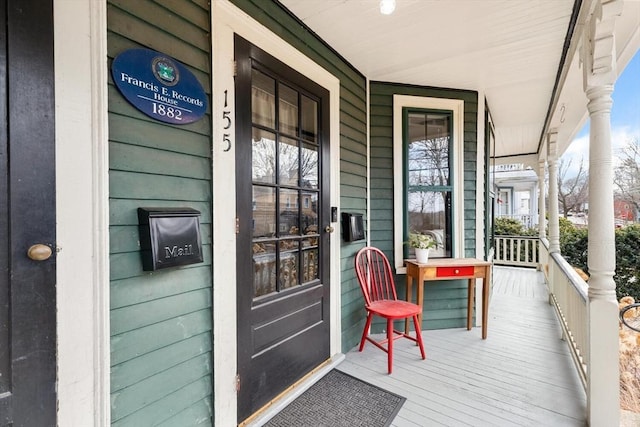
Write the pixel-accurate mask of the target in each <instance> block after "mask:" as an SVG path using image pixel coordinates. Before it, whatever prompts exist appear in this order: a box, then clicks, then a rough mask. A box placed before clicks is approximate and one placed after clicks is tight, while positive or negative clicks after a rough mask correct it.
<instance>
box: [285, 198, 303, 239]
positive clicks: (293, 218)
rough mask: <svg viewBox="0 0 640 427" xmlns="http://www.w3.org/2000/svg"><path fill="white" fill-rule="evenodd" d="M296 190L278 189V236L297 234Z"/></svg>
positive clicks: (298, 232) (298, 225) (298, 229)
mask: <svg viewBox="0 0 640 427" xmlns="http://www.w3.org/2000/svg"><path fill="white" fill-rule="evenodd" d="M298 208H299V205H298V190H285V189H280V237H283V236H299V235H300V223H299V221H300V219H299V216H298V213H299V212H298Z"/></svg>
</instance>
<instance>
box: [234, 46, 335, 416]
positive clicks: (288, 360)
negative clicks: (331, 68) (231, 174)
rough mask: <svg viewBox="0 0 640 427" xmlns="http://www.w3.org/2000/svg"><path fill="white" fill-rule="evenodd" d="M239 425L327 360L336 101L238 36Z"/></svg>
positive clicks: (322, 89) (236, 53)
mask: <svg viewBox="0 0 640 427" xmlns="http://www.w3.org/2000/svg"><path fill="white" fill-rule="evenodd" d="M235 43H236V47H235V55H236V61H237V70H238V72H237V76H236V121H237V127H236V153H237V156H236V170H237V174H236V181H237V200H236V202H237V217H238V231H239V234H238V239H237V289H238V291H237V298H238V299H237V300H238V374H239V377H240V390H239V394H238V421H242V420H244V419H246V418H247V417H248V416H249V415H251V414H252V413H253V412H255V411H256V410H258V409H260V408H261V407H262V406H264V405H265V404H266V403H268V402H269V401H270V400H272V399H273V398H274V397H276V396H277V395H278V394H280V393H281V392H282V391H284V390H285V389H286V388H287V387H289V386H290V385H292V384H294V383H295V382H296V381H298V380H299V379H300V378H302V377H303V376H304V375H305V374H307V373H308V372H310V371H311V370H312V369H313V368H315V367H317V366H318V365H319V364H321V363H322V362H324V361H325V360H327V359H328V358H329V268H328V267H329V235H328V233H327V232H325V230H324V228H325V227H326V226H327V225H328V224H329V210H330V209H329V196H328V192H329V181H328V178H329V173H328V171H329V160H328V155H329V149H328V147H329V139H328V134H329V133H328V131H329V126H328V123H329V108H328V107H329V102H328V92H327V91H326V90H325V89H324V88H322V87H320V86H318V85H317V84H315V83H313V82H312V81H310V80H309V79H307V78H306V77H304V76H302V75H301V74H300V73H297V72H296V71H294V70H292V69H291V68H289V67H288V66H286V65H284V64H283V63H281V62H279V61H277V60H276V59H275V58H273V57H271V56H269V55H267V54H266V53H265V52H263V51H261V50H260V49H258V48H256V47H255V46H253V45H251V44H250V43H249V42H247V41H246V40H243V39H242V38H240V37H236V40H235Z"/></svg>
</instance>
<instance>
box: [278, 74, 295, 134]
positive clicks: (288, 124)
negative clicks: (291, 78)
mask: <svg viewBox="0 0 640 427" xmlns="http://www.w3.org/2000/svg"><path fill="white" fill-rule="evenodd" d="M279 90H280V91H279V95H280V99H279V102H278V105H279V108H280V111H279V113H280V132H283V133H286V134H288V135H293V136H298V92H296V91H295V90H293V89H291V88H290V87H288V86H285V85H283V84H280V85H279Z"/></svg>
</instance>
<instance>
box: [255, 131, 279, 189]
mask: <svg viewBox="0 0 640 427" xmlns="http://www.w3.org/2000/svg"><path fill="white" fill-rule="evenodd" d="M251 139H252V144H253V149H252V157H251V163H252V172H251V175H252V179H253V182H263V183H269V184H273V183H275V182H276V136H275V134H274V133H272V132H267V131H264V130H261V129H258V128H255V127H254V128H253V136H252V137H251Z"/></svg>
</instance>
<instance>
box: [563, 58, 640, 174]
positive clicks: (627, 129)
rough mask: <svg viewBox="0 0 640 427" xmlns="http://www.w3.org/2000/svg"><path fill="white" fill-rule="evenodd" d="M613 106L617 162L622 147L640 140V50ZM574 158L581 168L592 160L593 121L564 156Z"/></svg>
mask: <svg viewBox="0 0 640 427" xmlns="http://www.w3.org/2000/svg"><path fill="white" fill-rule="evenodd" d="M612 97H613V106H612V107H611V142H612V145H613V148H612V149H613V156H614V163H615V158H616V157H617V154H618V153H619V152H620V150H621V149H622V147H624V146H625V145H627V144H628V143H629V141H632V140H633V139H634V138H635V139H637V140H638V141H640V51H638V52H637V53H636V55H635V56H634V57H633V59H632V60H631V61H630V62H629V64H627V66H626V68H625V69H624V70H623V72H622V74H621V75H620V77H618V80H617V81H616V83H615V86H614V89H613V94H612ZM562 158H563V159H565V160H568V159H569V158H572V159H573V160H572V168H571V169H574V167H575V168H576V169H577V165H579V163H580V159H581V158H583V159H584V162H585V164H587V162H588V160H589V122H588V121H587V123H586V124H585V125H584V127H583V128H582V130H580V132H578V135H577V136H576V137H575V139H574V140H573V142H572V143H571V145H570V146H569V147H568V149H567V151H566V152H565V153H564V154H563V156H562Z"/></svg>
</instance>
